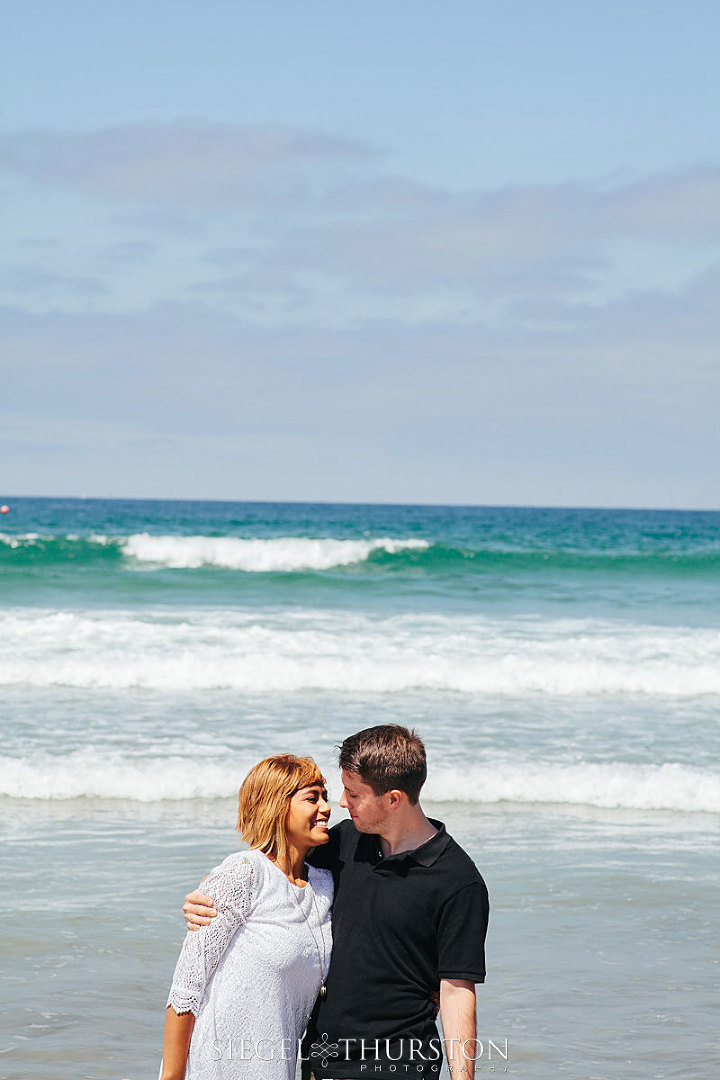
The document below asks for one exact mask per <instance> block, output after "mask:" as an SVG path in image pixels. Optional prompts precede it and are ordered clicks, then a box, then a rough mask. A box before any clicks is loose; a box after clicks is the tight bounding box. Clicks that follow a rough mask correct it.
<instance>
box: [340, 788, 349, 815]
mask: <svg viewBox="0 0 720 1080" xmlns="http://www.w3.org/2000/svg"><path fill="white" fill-rule="evenodd" d="M340 805H341V806H342V808H343V810H347V809H348V804H347V799H346V798H345V792H344V791H343V793H342V795H341V796H340Z"/></svg>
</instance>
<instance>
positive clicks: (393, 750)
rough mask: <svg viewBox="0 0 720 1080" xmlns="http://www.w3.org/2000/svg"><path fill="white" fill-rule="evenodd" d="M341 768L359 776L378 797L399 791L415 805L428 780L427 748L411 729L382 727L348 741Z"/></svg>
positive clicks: (341, 758)
mask: <svg viewBox="0 0 720 1080" xmlns="http://www.w3.org/2000/svg"><path fill="white" fill-rule="evenodd" d="M340 768H341V769H347V771H348V772H352V773H357V774H358V776H359V777H360V779H361V780H363V781H364V782H365V783H366V784H369V785H370V787H371V788H372V789H373V790H374V792H375V794H376V795H384V794H385V792H386V791H392V790H393V789H397V790H398V791H404V792H405V794H406V795H407V797H408V799H409V800H410V802H411V803H413V804H415V803H417V801H418V799H419V798H420V789H421V788H422V786H423V784H424V783H425V780H426V779H427V760H426V757H425V746H424V745H423V741H422V739H421V738H420V736H419V735H416V734H415V732H414V731H411V730H410V728H406V727H402V726H401V725H400V724H379V725H378V726H377V727H371V728H365V729H364V731H358V732H357V734H355V735H350V736H348V738H347V739H345V741H344V742H343V743H342V745H341V747H340Z"/></svg>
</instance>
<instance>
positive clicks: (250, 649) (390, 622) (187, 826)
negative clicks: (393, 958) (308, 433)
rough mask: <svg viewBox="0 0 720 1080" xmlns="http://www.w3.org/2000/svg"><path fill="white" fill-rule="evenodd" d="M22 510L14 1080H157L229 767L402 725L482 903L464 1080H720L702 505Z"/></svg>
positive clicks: (717, 614)
mask: <svg viewBox="0 0 720 1080" xmlns="http://www.w3.org/2000/svg"><path fill="white" fill-rule="evenodd" d="M6 501H7V503H8V506H9V512H8V513H7V514H5V515H3V517H2V518H1V519H0V590H1V595H2V607H1V608H0V620H1V621H2V637H1V639H0V641H1V643H0V691H1V697H0V717H1V721H2V728H1V730H2V733H3V736H2V746H1V747H0V804H1V805H2V811H3V812H2V834H3V844H2V856H1V857H2V860H3V864H4V866H3V870H4V874H3V880H4V882H5V890H4V891H5V898H6V899H5V908H6V910H5V917H4V919H3V930H2V936H3V950H2V969H3V972H2V973H3V994H4V996H5V998H6V1000H5V1002H4V1008H3V1010H2V1018H1V1019H0V1077H3V1078H10V1077H12V1078H13V1080H15V1078H17V1080H46V1078H47V1080H50V1078H52V1080H65V1078H67V1080H85V1078H87V1080H126V1078H127V1080H145V1078H152V1080H154V1078H155V1077H156V1075H157V1069H158V1063H159V1057H160V1049H161V1041H162V1023H163V1014H164V1005H165V997H166V993H167V987H168V985H169V981H170V978H171V975H172V971H173V968H174V964H175V960H176V957H177V953H178V950H179V947H180V944H181V941H182V937H183V932H184V924H183V922H182V919H181V916H180V912H179V908H180V905H181V904H182V900H183V896H184V894H185V892H187V891H188V890H189V889H190V888H191V887H193V886H194V885H195V884H196V883H197V882H198V881H199V879H200V878H201V877H202V876H203V875H204V874H205V873H206V872H207V871H208V870H209V869H210V868H211V867H213V866H214V865H216V864H217V863H218V862H220V861H221V859H222V858H224V856H225V855H226V854H228V853H229V852H230V851H232V850H236V849H237V847H238V846H239V844H238V839H237V835H236V834H235V833H234V831H233V825H234V820H235V809H236V808H235V798H236V793H237V788H238V785H239V783H240V781H241V780H242V778H243V776H244V774H245V772H246V771H247V769H248V768H249V767H250V766H251V765H252V764H253V763H254V762H255V761H256V760H258V759H259V758H260V757H262V756H264V755H266V754H268V753H273V752H277V751H282V750H290V751H293V752H297V753H310V754H312V755H313V756H314V757H316V758H317V760H318V761H319V762H320V764H321V765H322V767H323V769H324V770H325V772H326V775H327V777H328V780H329V784H330V793H331V796H332V797H333V798H334V799H335V800H336V799H337V797H338V796H339V790H340V788H339V784H338V776H337V767H336V750H335V747H336V746H337V744H338V743H339V742H340V741H341V740H342V739H343V737H344V736H346V735H348V734H350V733H351V732H353V731H356V730H359V729H360V728H362V727H367V726H369V725H372V724H378V723H386V722H399V723H403V724H408V725H411V726H413V727H415V728H416V729H417V731H418V732H419V733H420V734H421V735H422V737H423V738H424V739H425V742H426V745H427V748H428V755H429V768H430V775H429V780H428V783H427V786H426V790H425V798H424V800H423V801H424V803H425V804H426V809H427V812H428V813H429V814H430V815H431V816H433V817H438V818H441V819H442V820H444V821H445V823H446V825H447V826H448V829H449V831H450V832H451V833H452V834H453V835H454V836H455V837H456V839H458V840H459V841H460V842H461V843H462V844H463V845H464V846H465V847H466V849H467V850H468V851H469V852H470V854H471V855H472V857H473V858H474V859H475V861H476V863H477V865H478V867H479V868H480V870H481V872H482V873H483V876H484V877H485V879H486V881H487V883H488V887H489V890H490V896H491V905H492V913H491V925H490V931H489V936H488V950H487V951H488V978H487V981H486V983H485V984H484V985H483V986H481V987H479V989H478V1034H479V1038H480V1040H481V1041H482V1046H481V1047H479V1052H478V1062H477V1072H476V1075H477V1076H478V1077H482V1076H484V1075H491V1074H492V1075H507V1076H514V1077H515V1078H516V1080H526V1078H527V1080H531V1078H532V1080H553V1078H555V1077H557V1078H572V1080H635V1078H638V1080H669V1078H675V1077H677V1078H680V1077H682V1078H684V1080H711V1078H713V1077H715V1076H718V1075H720V1046H719V1045H718V1038H717V1028H718V1016H717V1005H718V1000H717V999H718V985H720V980H719V979H718V976H719V975H720V970H719V964H718V958H719V953H720V950H719V949H718V933H717V896H718V893H719V891H720V890H719V886H720V863H719V861H718V858H717V855H718V825H719V824H720V764H719V762H720V753H719V751H720V725H719V724H718V715H719V706H720V513H711V512H702V513H701V512H679V511H678V512H675V511H630V510H562V509H529V508H528V509H522V508H502V507H430V506H379V505H377V506H355V505H325V504H318V505H310V504H278V503H231V502H170V501H141V500H95V499H88V500H74V499H63V500H59V499H30V498H25V499H20V498H17V499H12V500H10V499H7V500H6ZM343 815H344V812H343V811H342V810H340V809H339V808H338V807H337V805H335V806H334V819H335V820H339V819H340V818H341V817H342V816H343Z"/></svg>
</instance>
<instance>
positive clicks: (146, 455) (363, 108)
mask: <svg viewBox="0 0 720 1080" xmlns="http://www.w3.org/2000/svg"><path fill="white" fill-rule="evenodd" d="M3 21H4V34H3V38H4V42H3V45H2V46H1V47H0V48H1V49H2V53H3V55H2V62H1V63H0V103H2V104H1V105H0V214H1V215H2V222H1V235H2V238H3V239H2V250H1V252H0V331H1V336H2V340H1V343H0V344H1V348H2V353H1V354H0V377H1V379H2V384H1V387H2V393H0V430H1V431H2V445H1V447H0V477H1V479H0V495H1V496H2V498H3V499H5V500H7V499H8V498H10V497H12V496H13V495H21V494H28V495H33V494H34V495H58V496H101V497H105V496H116V497H133V496H135V497H143V498H206V499H240V500H244V499H252V500H255V499H257V500H266V499H267V500H308V501H334V502H405V503H408V502H410V503H412V502H417V503H462V504H494V505H549V506H552V505H555V506H628V507H677V508H708V509H717V508H719V503H720V499H719V498H718V492H720V409H719V406H720V393H719V391H720V347H719V346H720V74H719V72H720V65H718V63H717V42H718V40H720V5H718V4H717V3H716V0H688V2H687V3H685V4H684V5H682V6H681V5H679V4H677V2H676V0H673V2H672V3H670V2H667V0H633V2H632V3H628V2H627V0H623V2H622V3H621V2H617V0H605V2H604V3H602V4H597V3H590V2H589V0H545V2H543V3H538V2H537V0H504V2H503V3H499V2H497V0H495V2H492V3H491V2H487V0H443V3H442V4H440V3H438V2H437V0H434V2H428V0H412V2H411V0H390V2H388V0H383V2H382V3H381V2H377V0H363V2H362V3H360V2H358V0H344V2H343V3H338V2H337V0H335V2H334V3H331V2H329V0H317V2H313V0H307V2H306V3H304V4H300V3H298V2H297V0H293V2H291V0H270V2H269V3H266V4H257V3H256V2H254V3H249V2H246V0H203V2H202V3H200V2H195V0H172V3H170V2H169V0H152V2H151V3H148V0H124V2H123V3H122V4H119V3H118V4H98V3H97V0H92V2H89V0H88V2H86V0H66V2H65V3H63V4H58V3H57V2H56V0H25V2H24V3H23V4H22V5H20V4H18V3H15V4H12V5H8V7H7V8H6V9H5V12H4V19H3Z"/></svg>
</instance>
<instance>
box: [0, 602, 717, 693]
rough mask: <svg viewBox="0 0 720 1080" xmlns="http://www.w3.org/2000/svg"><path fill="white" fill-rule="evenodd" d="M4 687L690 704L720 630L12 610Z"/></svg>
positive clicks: (2, 647) (6, 620) (710, 678)
mask: <svg viewBox="0 0 720 1080" xmlns="http://www.w3.org/2000/svg"><path fill="white" fill-rule="evenodd" d="M0 685H4V686H11V685H16V686H39V687H42V686H69V687H78V688H83V687H87V688H91V687H105V688H117V689H121V688H125V687H138V688H145V689H151V690H159V691H173V692H183V691H192V690H205V689H207V690H210V689H234V690H238V691H247V692H255V693H277V692H292V691H298V690H329V691H340V692H352V693H363V694H367V693H392V692H399V691H407V690H415V689H418V690H428V691H456V692H460V693H468V694H474V693H483V694H506V695H512V696H514V697H517V696H523V695H533V694H547V695H559V696H567V695H589V694H590V695H593V694H646V695H656V696H661V697H669V698H683V697H688V696H692V695H697V694H720V632H718V631H716V630H710V629H700V628H682V627H653V626H641V625H632V624H628V623H610V622H606V621H601V620H577V621H570V620H567V621H554V622H553V621H544V622H539V621H537V622H536V621H532V620H527V619H525V620H523V619H521V618H516V619H513V618H507V619H497V618H496V619H490V618H484V617H480V616H473V617H471V616H446V615H415V614H413V615H402V616H392V617H386V618H380V617H372V616H370V615H366V614H361V613H355V612H344V611H340V612H335V611H309V610H293V611H282V612H279V613H273V612H267V611H265V612H261V613H258V612H250V611H238V610H200V611H199V610H197V609H191V610H186V611H173V612H172V613H169V612H166V611H156V612H148V613H138V612H122V611H109V612H69V611H68V612H58V611H38V610H33V609H26V608H15V609H7V610H6V611H4V612H0Z"/></svg>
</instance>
